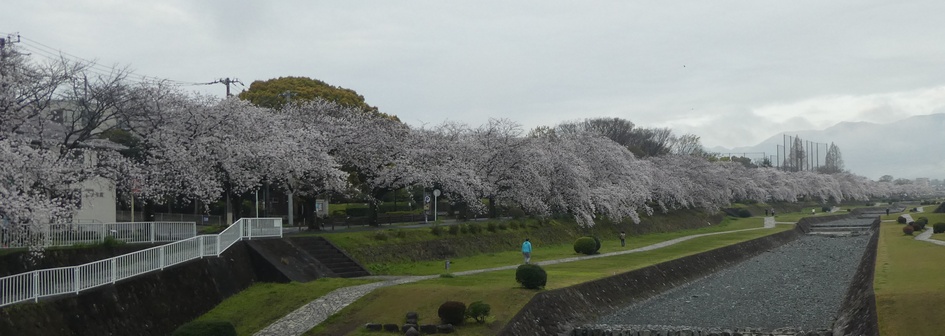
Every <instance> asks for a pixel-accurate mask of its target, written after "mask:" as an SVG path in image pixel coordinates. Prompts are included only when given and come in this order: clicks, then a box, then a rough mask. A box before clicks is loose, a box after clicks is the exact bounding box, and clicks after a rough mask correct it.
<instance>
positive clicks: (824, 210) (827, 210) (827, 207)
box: [820, 205, 830, 212]
mask: <svg viewBox="0 0 945 336" xmlns="http://www.w3.org/2000/svg"><path fill="white" fill-rule="evenodd" d="M820 211H821V212H830V207H829V206H826V205H825V206H823V207H821V208H820Z"/></svg>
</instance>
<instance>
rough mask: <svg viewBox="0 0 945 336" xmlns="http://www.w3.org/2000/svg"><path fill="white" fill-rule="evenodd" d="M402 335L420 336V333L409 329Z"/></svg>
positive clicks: (411, 328)
mask: <svg viewBox="0 0 945 336" xmlns="http://www.w3.org/2000/svg"><path fill="white" fill-rule="evenodd" d="M404 335H405V336H420V332H419V331H417V329H414V328H413V327H410V329H407V331H405V332H404Z"/></svg>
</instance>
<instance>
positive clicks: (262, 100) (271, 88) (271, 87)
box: [239, 77, 399, 121]
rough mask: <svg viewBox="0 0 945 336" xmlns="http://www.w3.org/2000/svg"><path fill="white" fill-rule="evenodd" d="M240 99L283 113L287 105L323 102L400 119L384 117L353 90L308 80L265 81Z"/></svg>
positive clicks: (240, 95) (285, 78) (284, 78)
mask: <svg viewBox="0 0 945 336" xmlns="http://www.w3.org/2000/svg"><path fill="white" fill-rule="evenodd" d="M239 97H240V99H243V100H247V101H249V102H251V103H253V105H256V106H260V107H268V108H273V109H280V108H282V107H283V106H285V104H287V103H289V102H293V101H307V100H313V99H316V98H322V99H325V100H330V101H333V102H336V103H338V104H341V105H344V106H351V107H357V108H360V109H363V110H365V111H369V112H373V113H376V114H378V115H381V116H384V117H387V118H390V119H394V120H397V117H393V116H390V115H387V114H384V113H381V112H379V111H378V109H377V107H374V106H371V105H368V104H367V103H366V102H365V101H364V96H361V95H359V94H358V93H357V92H355V91H354V90H351V89H346V88H343V87H337V86H333V85H329V84H328V83H325V82H323V81H320V80H317V79H314V78H308V77H279V78H273V79H269V80H266V81H260V80H258V81H254V82H253V83H252V84H250V85H249V90H246V91H243V92H242V93H240V94H239ZM398 121H399V120H398Z"/></svg>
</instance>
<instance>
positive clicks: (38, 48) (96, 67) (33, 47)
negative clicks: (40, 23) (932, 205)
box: [17, 35, 208, 86]
mask: <svg viewBox="0 0 945 336" xmlns="http://www.w3.org/2000/svg"><path fill="white" fill-rule="evenodd" d="M17 37H18V38H21V39H22V41H21V43H20V45H21V46H22V47H23V49H25V50H27V51H29V52H32V53H34V54H37V56H40V57H43V58H46V59H49V60H52V61H60V60H62V59H63V58H68V59H70V60H72V61H75V62H78V63H83V64H85V65H86V68H87V70H88V71H89V72H92V73H95V74H97V75H100V76H111V75H114V74H115V72H116V71H117V69H116V68H115V67H108V66H104V65H101V64H99V63H98V62H96V61H94V60H89V59H85V58H82V57H79V56H76V55H73V54H70V53H67V52H65V51H62V50H60V49H57V48H54V47H51V46H48V45H46V44H43V43H42V42H39V41H36V40H33V39H30V38H27V37H20V36H19V35H17ZM125 76H126V78H127V79H129V80H131V81H134V82H142V83H145V82H147V83H150V82H164V83H170V84H175V85H181V86H190V85H206V84H208V83H197V82H190V81H180V80H173V79H168V78H161V77H155V76H145V75H140V74H136V73H133V72H131V71H128V72H125Z"/></svg>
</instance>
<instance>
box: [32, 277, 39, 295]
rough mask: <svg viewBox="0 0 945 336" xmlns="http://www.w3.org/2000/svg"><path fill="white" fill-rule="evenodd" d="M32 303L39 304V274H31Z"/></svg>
mask: <svg viewBox="0 0 945 336" xmlns="http://www.w3.org/2000/svg"><path fill="white" fill-rule="evenodd" d="M33 302H39V272H36V271H34V272H33Z"/></svg>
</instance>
